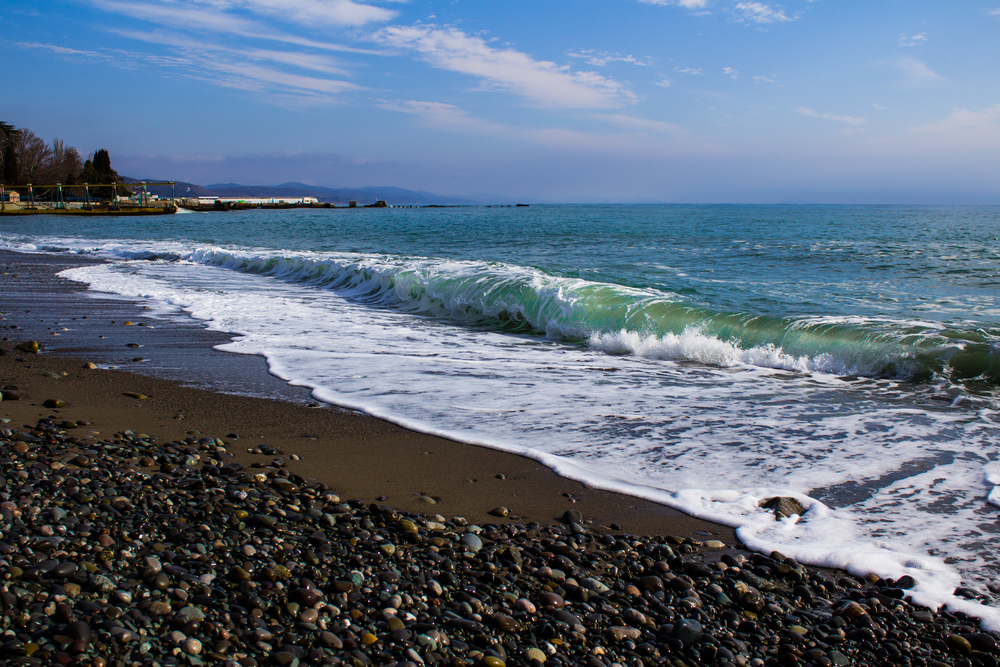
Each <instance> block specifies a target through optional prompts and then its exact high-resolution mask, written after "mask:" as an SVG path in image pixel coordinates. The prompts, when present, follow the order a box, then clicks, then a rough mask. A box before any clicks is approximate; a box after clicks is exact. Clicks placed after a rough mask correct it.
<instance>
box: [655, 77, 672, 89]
mask: <svg viewBox="0 0 1000 667" xmlns="http://www.w3.org/2000/svg"><path fill="white" fill-rule="evenodd" d="M672 83H673V81H671V80H670V79H666V78H662V79H660V80H659V81H654V82H653V85H654V86H659V87H660V88H669V87H670V84H672Z"/></svg>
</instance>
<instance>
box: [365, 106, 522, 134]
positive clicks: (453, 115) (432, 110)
mask: <svg viewBox="0 0 1000 667" xmlns="http://www.w3.org/2000/svg"><path fill="white" fill-rule="evenodd" d="M379 107H381V108H382V109H387V110H389V111H398V112H399V113H405V114H410V115H413V116H419V117H420V118H421V119H422V120H424V121H425V122H427V123H428V124H430V125H435V126H438V127H443V128H447V129H449V130H452V131H460V132H466V133H469V132H471V133H473V134H508V133H510V132H512V131H513V128H511V127H509V126H507V125H503V124H501V123H494V122H492V121H488V120H484V119H482V118H475V117H474V116H470V115H469V114H468V113H467V112H466V111H465V110H464V109H461V108H459V107H457V106H455V105H454V104H446V103H444V102H424V101H420V100H406V101H402V102H392V101H386V100H383V101H381V102H380V103H379Z"/></svg>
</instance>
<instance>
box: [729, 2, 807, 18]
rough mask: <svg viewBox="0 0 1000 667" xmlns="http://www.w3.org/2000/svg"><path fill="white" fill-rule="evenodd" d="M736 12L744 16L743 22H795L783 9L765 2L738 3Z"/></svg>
mask: <svg viewBox="0 0 1000 667" xmlns="http://www.w3.org/2000/svg"><path fill="white" fill-rule="evenodd" d="M735 9H736V11H737V12H738V13H739V14H740V15H741V16H742V20H744V21H750V22H751V23H783V22H785V21H794V20H795V19H794V18H793V17H790V16H788V15H787V14H785V12H784V11H783V10H781V9H775V8H774V7H771V6H770V5H766V4H764V3H763V2H737V3H736V7H735Z"/></svg>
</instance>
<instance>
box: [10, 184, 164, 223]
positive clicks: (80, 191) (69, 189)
mask: <svg viewBox="0 0 1000 667" xmlns="http://www.w3.org/2000/svg"><path fill="white" fill-rule="evenodd" d="M149 185H169V186H170V188H171V196H170V198H169V199H165V198H163V199H161V198H158V197H152V196H151V195H150V194H149V192H148V190H147V186H149ZM125 187H130V188H133V189H135V190H136V191H135V192H134V193H131V194H129V195H128V196H120V195H119V194H118V193H119V188H125ZM173 187H174V182H173V181H155V182H154V181H139V182H135V183H118V182H114V183H95V184H91V183H82V184H80V185H69V184H63V183H56V184H54V185H47V184H43V185H36V184H33V183H28V184H27V185H17V186H6V185H4V184H2V183H0V215H37V214H52V213H56V214H62V215H160V214H164V213H176V212H177V206H176V205H175V203H174V196H173ZM25 190H27V193H26V194H27V200H26V201H25V200H24V196H25V193H24V191H25ZM107 192H110V193H111V195H110V196H104V195H105V193H107ZM81 195H82V196H81Z"/></svg>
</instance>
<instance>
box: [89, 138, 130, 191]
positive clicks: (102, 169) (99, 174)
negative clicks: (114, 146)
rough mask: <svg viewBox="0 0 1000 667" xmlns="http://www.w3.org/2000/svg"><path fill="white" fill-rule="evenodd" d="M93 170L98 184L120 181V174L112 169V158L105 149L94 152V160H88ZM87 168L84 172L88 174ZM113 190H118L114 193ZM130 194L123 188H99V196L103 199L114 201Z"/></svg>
mask: <svg viewBox="0 0 1000 667" xmlns="http://www.w3.org/2000/svg"><path fill="white" fill-rule="evenodd" d="M87 162H89V163H90V165H91V169H93V171H94V174H95V181H96V182H97V183H102V184H108V183H117V182H118V180H119V176H118V172H117V171H115V170H114V169H112V168H111V156H110V155H108V152H107V151H106V150H104V149H103V148H102V149H100V150H98V151H95V152H94V158H93V160H92V161H91V160H88V161H87ZM87 171H88V170H87V166H86V164H85V165H84V172H85V173H86V172H87ZM113 190H117V192H114V191H113ZM120 194H129V191H128V190H126V189H125V188H123V187H118V188H98V190H97V196H98V197H100V198H101V199H112V198H114V197H115V196H116V195H120Z"/></svg>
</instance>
